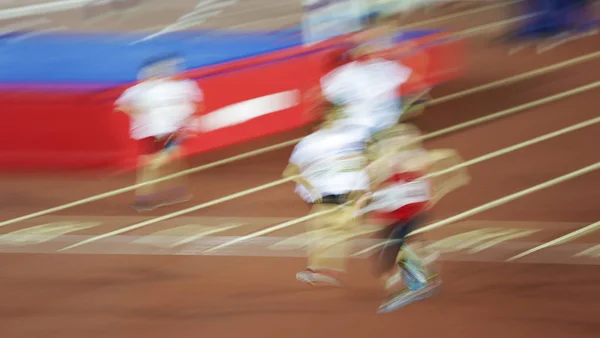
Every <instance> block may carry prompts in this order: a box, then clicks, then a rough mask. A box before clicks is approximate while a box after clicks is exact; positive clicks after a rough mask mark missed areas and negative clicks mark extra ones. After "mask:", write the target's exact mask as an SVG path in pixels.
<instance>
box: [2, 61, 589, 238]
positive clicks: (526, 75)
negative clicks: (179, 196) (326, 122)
mask: <svg viewBox="0 0 600 338" xmlns="http://www.w3.org/2000/svg"><path fill="white" fill-rule="evenodd" d="M596 57H598V53H591V54H587V55H584V56H582V57H578V58H575V59H571V60H567V61H564V62H561V63H558V64H555V65H552V66H549V67H545V68H542V69H543V70H544V72H550V71H553V70H557V69H559V68H564V67H568V66H572V65H574V64H576V63H581V62H584V61H589V60H592V59H594V58H596ZM542 69H540V71H541V70H542ZM544 72H539V71H533V72H528V73H524V74H521V75H516V76H512V77H508V78H506V79H503V80H499V81H494V82H492V83H489V84H485V85H481V86H478V87H474V88H471V89H467V90H463V91H460V92H458V93H454V94H450V95H447V96H442V97H440V98H437V99H433V100H431V101H430V102H429V103H428V106H430V105H436V104H439V103H443V102H447V101H450V100H454V99H457V98H460V97H463V96H466V95H471V94H474V93H477V92H480V91H483V90H487V89H490V88H492V87H493V86H492V87H491V85H492V84H494V86H502V85H506V84H510V83H514V82H516V81H519V80H523V79H526V78H531V77H534V76H538V75H541V74H543V73H544ZM598 85H600V81H599V82H596V83H592V84H589V85H587V86H582V87H578V88H575V89H573V90H571V91H567V92H563V93H561V94H558V95H553V96H550V97H547V98H546V99H542V100H538V101H534V102H530V103H529V106H525V107H524V108H520V107H522V106H517V107H515V108H513V110H510V109H509V110H507V111H503V112H498V113H496V114H492V115H489V116H487V117H483V118H479V119H475V120H472V121H470V122H466V124H465V123H463V124H459V125H457V126H455V129H454V130H450V132H454V131H456V130H458V129H462V128H466V127H470V126H472V125H476V124H479V123H484V122H487V121H489V120H493V119H496V118H499V117H503V116H506V115H511V114H514V113H518V112H520V111H523V110H526V109H529V108H532V107H534V106H537V105H542V104H545V103H549V102H553V101H556V100H560V99H562V98H564V97H568V96H571V95H576V94H579V93H582V92H584V91H587V90H590V89H593V88H596V87H597V86H598ZM543 100H547V101H543ZM540 101H542V102H540ZM536 102H537V103H536ZM444 130H445V129H442V130H440V131H439V132H442V133H443V131H444ZM435 136H437V135H435V133H434V136H432V137H435ZM301 139H302V138H296V139H293V140H289V141H285V142H281V143H277V144H274V145H271V146H268V147H264V148H260V149H256V150H253V151H249V152H246V153H243V154H239V155H234V156H231V157H228V158H225V159H222V160H218V161H215V162H211V163H208V164H205V165H201V166H197V167H194V168H189V169H186V170H183V171H180V172H177V173H173V174H170V175H166V176H163V177H161V178H159V179H156V180H152V181H148V182H144V183H139V184H134V185H130V186H126V187H123V188H120V189H115V190H111V191H107V192H105V193H102V194H98V195H94V196H90V197H87V198H83V199H80V200H77V201H74V202H71V203H66V204H62V205H59V206H56V207H53V208H49V209H45V210H41V211H38V212H34V213H31V214H27V215H23V216H20V217H16V218H12V219H9V220H6V221H2V222H0V227H3V226H6V225H9V224H14V223H17V222H21V221H25V220H28V219H32V218H35V217H39V216H44V215H48V214H51V213H53V212H56V211H62V210H65V209H69V208H73V207H76V206H79V205H83V204H87V203H91V202H95V201H99V200H102V199H105V198H109V197H113V196H116V195H120V194H124V193H126V192H130V191H133V190H135V189H138V188H141V187H144V186H147V185H151V184H156V183H161V182H165V181H168V180H171V179H174V178H177V177H181V176H185V175H190V174H193V173H197V172H201V171H205V170H208V169H212V168H215V167H219V166H222V165H225V164H229V163H232V162H236V161H240V160H243V159H247V158H251V157H255V156H258V155H261V154H264V153H268V152H271V151H275V150H279V149H283V148H286V147H289V146H293V145H295V144H296V143H298V142H299V141H300V140H301Z"/></svg>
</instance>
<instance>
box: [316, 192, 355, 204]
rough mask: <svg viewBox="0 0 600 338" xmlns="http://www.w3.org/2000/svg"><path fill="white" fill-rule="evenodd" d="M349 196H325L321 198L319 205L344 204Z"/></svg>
mask: <svg viewBox="0 0 600 338" xmlns="http://www.w3.org/2000/svg"><path fill="white" fill-rule="evenodd" d="M349 196H350V194H342V195H325V196H323V197H322V198H321V203H320V204H338V205H340V204H344V203H346V202H348V198H349Z"/></svg>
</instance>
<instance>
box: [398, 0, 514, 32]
mask: <svg viewBox="0 0 600 338" xmlns="http://www.w3.org/2000/svg"><path fill="white" fill-rule="evenodd" d="M519 2H522V0H516V1H507V2H502V3H499V4H493V5H487V6H483V7H479V8H474V9H468V10H465V11H460V12H458V13H452V14H448V15H444V16H441V17H437V18H432V19H428V20H422V21H419V22H416V23H411V24H407V25H402V26H400V27H398V28H399V29H409V28H415V27H423V26H427V25H429V24H432V23H437V22H440V21H446V20H451V19H456V18H460V17H463V16H468V15H472V14H478V13H481V12H487V11H489V10H492V9H496V8H502V7H506V6H510V5H513V4H516V3H519Z"/></svg>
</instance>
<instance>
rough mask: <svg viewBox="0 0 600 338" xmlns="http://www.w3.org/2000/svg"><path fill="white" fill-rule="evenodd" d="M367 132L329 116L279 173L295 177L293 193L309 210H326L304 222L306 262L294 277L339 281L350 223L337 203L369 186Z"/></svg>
mask: <svg viewBox="0 0 600 338" xmlns="http://www.w3.org/2000/svg"><path fill="white" fill-rule="evenodd" d="M368 136H369V134H368V131H367V130H366V129H364V128H363V127H362V126H351V125H343V126H337V125H335V124H334V123H333V120H330V121H327V122H326V125H325V126H323V127H322V128H321V129H320V130H318V131H316V132H314V133H312V134H310V135H308V136H306V137H305V138H303V139H302V140H301V141H300V142H299V143H298V144H297V145H296V147H295V148H294V150H293V152H292V155H291V157H290V160H289V165H288V166H287V167H286V169H285V171H284V173H283V176H284V177H294V181H295V182H296V193H297V194H298V195H300V197H301V198H302V199H303V200H304V201H305V202H306V203H308V204H310V205H311V206H312V210H311V213H317V212H327V211H329V212H330V213H328V214H327V215H324V216H321V217H317V218H315V219H314V220H312V221H311V222H310V223H308V229H307V230H308V234H309V238H310V243H309V248H308V267H307V269H306V270H304V271H302V272H299V273H298V274H297V275H296V278H297V279H298V280H299V281H302V282H305V283H309V284H313V285H314V284H329V285H339V284H340V277H341V275H343V274H344V273H345V268H346V265H345V264H346V258H347V250H348V241H347V239H348V238H350V237H351V234H352V232H353V231H354V225H355V224H354V222H353V217H352V216H351V213H350V212H349V210H350V209H348V208H343V207H341V206H342V205H344V204H350V203H352V201H354V199H355V198H356V197H357V196H359V195H361V194H363V193H364V192H365V191H366V190H367V189H368V184H369V180H368V177H367V175H366V173H365V171H364V168H365V165H366V163H367V160H366V158H365V149H366V141H367V138H368ZM350 211H351V210H350Z"/></svg>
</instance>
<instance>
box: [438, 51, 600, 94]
mask: <svg viewBox="0 0 600 338" xmlns="http://www.w3.org/2000/svg"><path fill="white" fill-rule="evenodd" d="M599 56H600V52H594V53H589V54H586V55H582V56H579V57H576V58H573V59H569V60H565V61H562V62H559V63H555V64H553V65H550V66H546V67H542V68H538V69H535V70H532V71H528V72H525V73H522V74H518V75H514V76H510V77H507V78H504V79H501V80H498V81H494V82H490V83H486V84H484V85H481V86H477V87H473V88H471V89H467V90H461V91H460V92H457V93H454V94H449V95H446V96H442V97H440V98H437V99H432V100H431V101H430V102H429V104H440V103H444V102H448V101H452V100H455V99H458V98H462V97H465V96H468V95H472V94H475V93H479V92H482V91H485V90H488V89H494V88H497V87H502V86H506V85H509V84H512V83H515V82H519V81H523V80H527V79H530V78H533V77H536V76H540V75H544V74H546V73H550V72H553V71H555V70H559V69H562V68H567V67H570V66H574V65H576V64H578V63H582V62H587V61H591V60H594V59H596V58H598V57H599Z"/></svg>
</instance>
